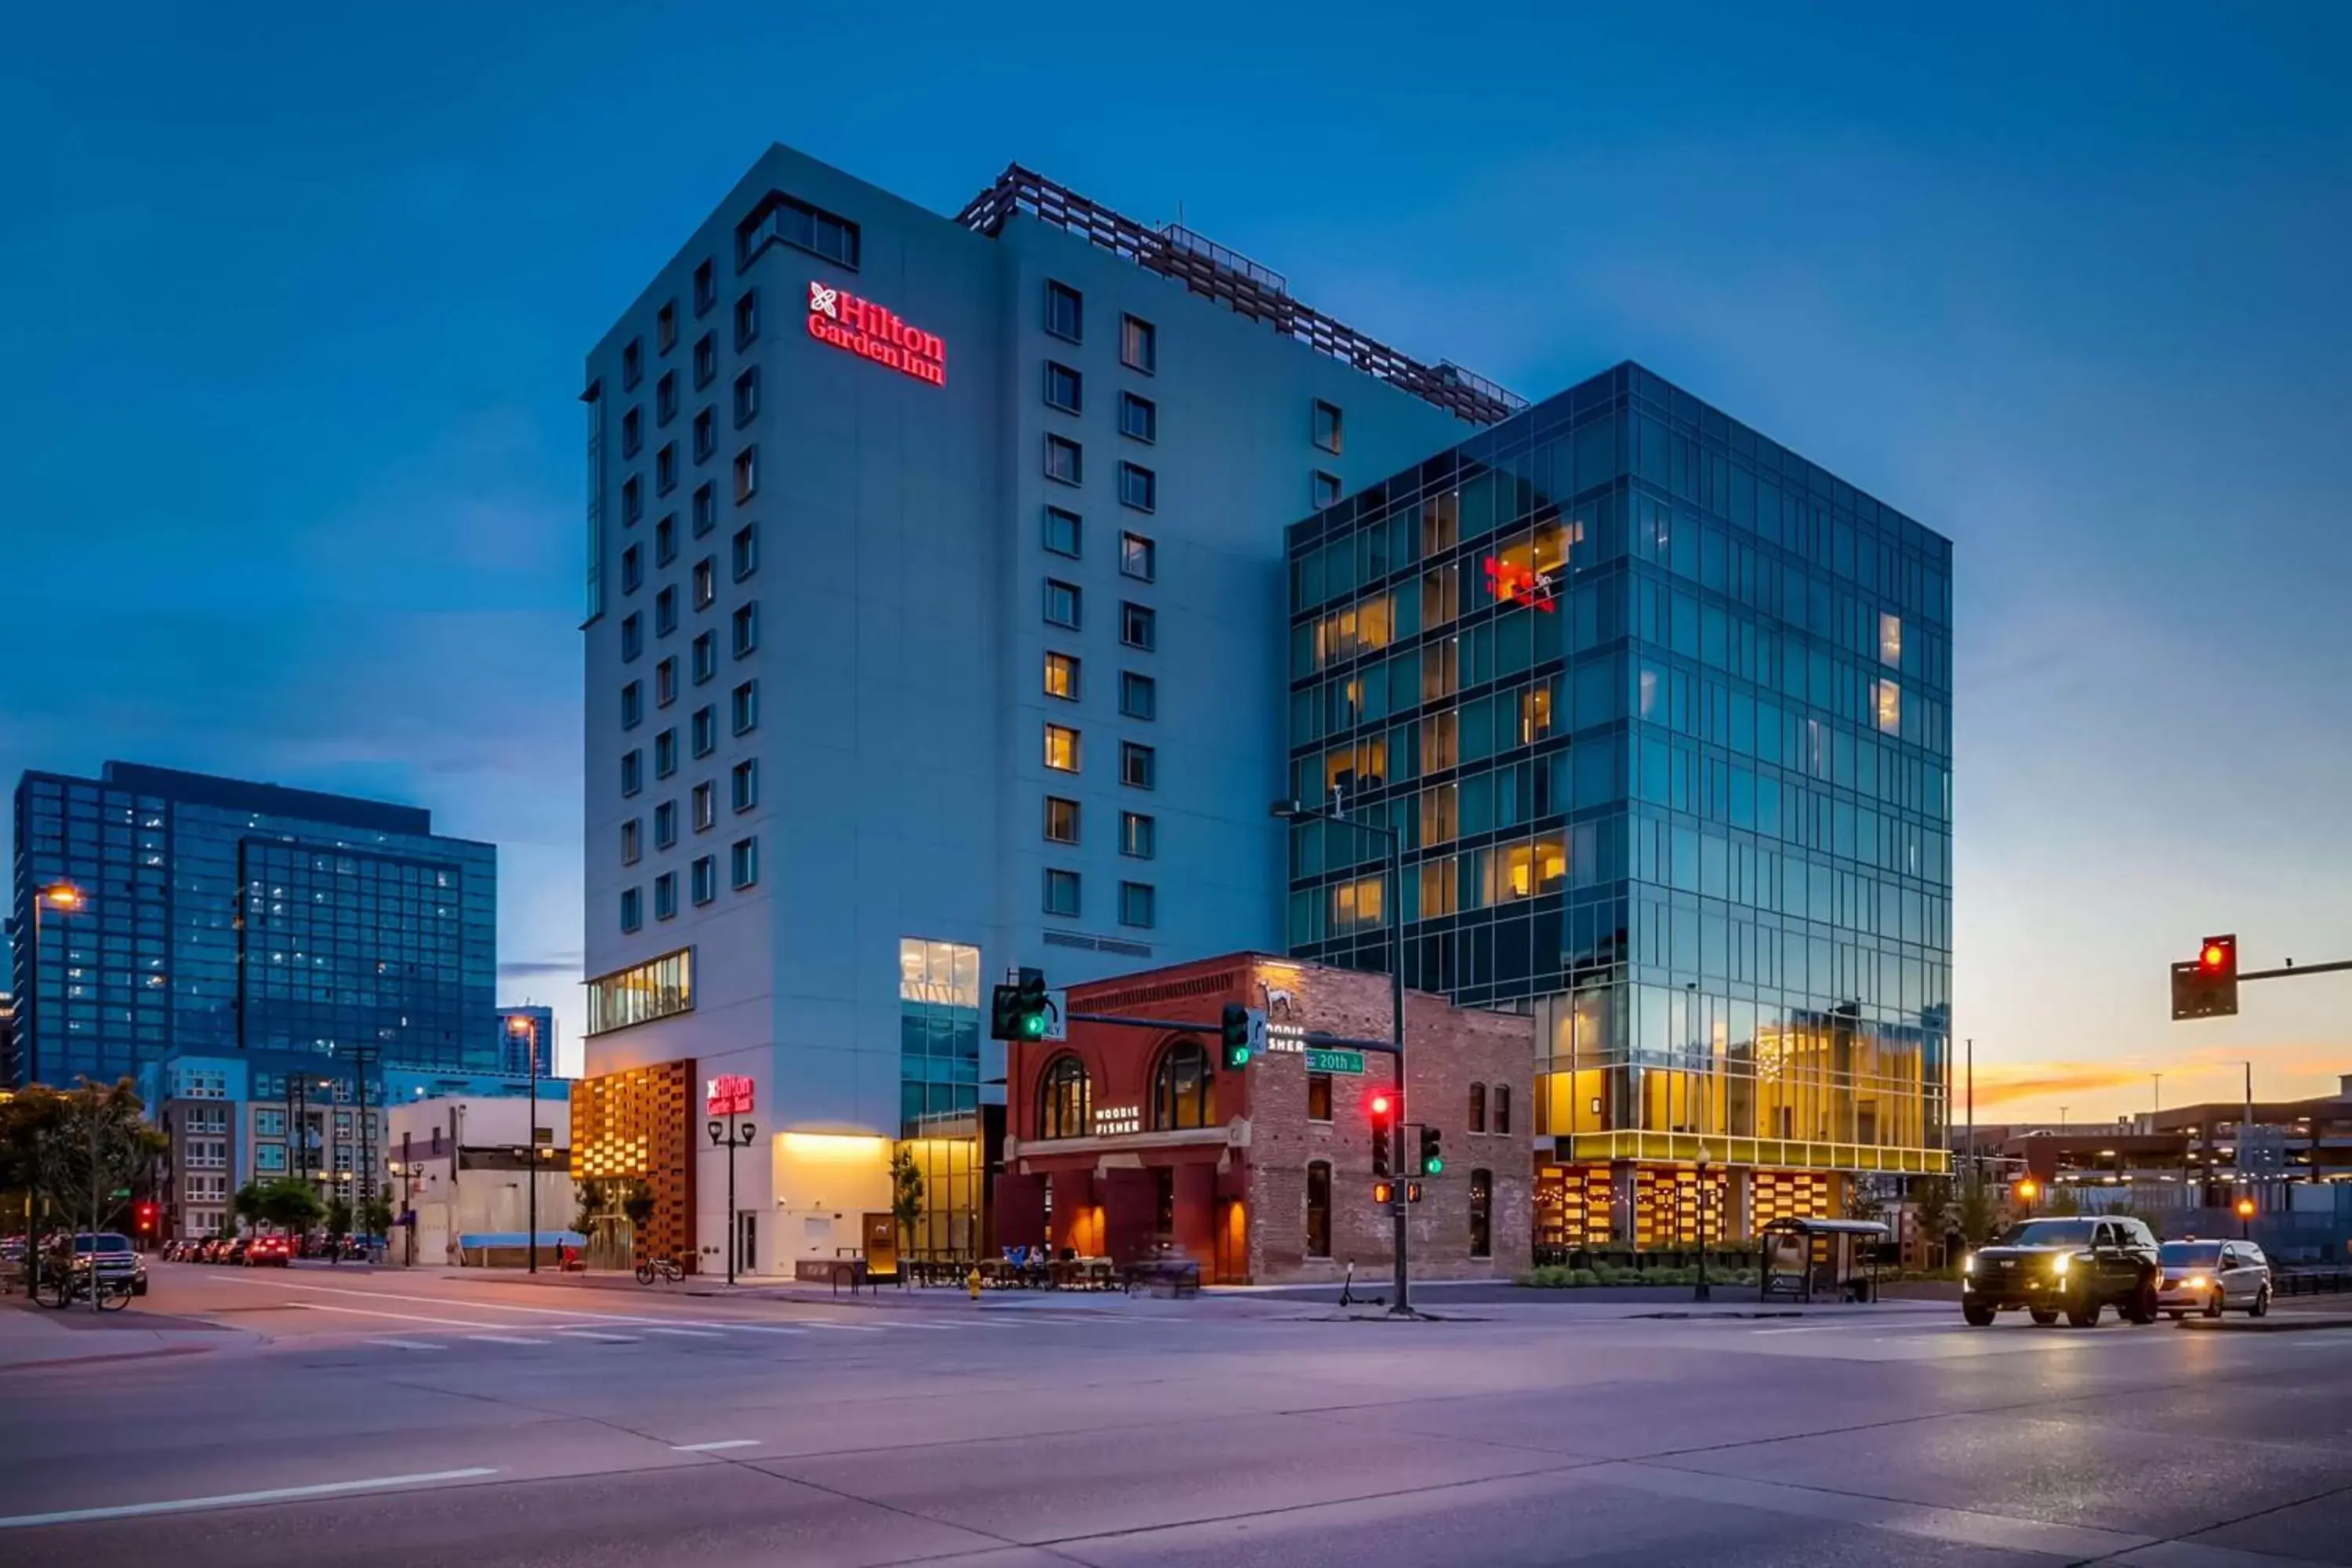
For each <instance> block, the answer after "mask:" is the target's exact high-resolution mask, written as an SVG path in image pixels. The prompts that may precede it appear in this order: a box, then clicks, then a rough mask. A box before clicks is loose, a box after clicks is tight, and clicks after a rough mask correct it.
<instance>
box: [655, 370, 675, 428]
mask: <svg viewBox="0 0 2352 1568" xmlns="http://www.w3.org/2000/svg"><path fill="white" fill-rule="evenodd" d="M675 418H677V372H676V371H674V370H666V371H664V372H662V378H661V379H660V380H659V381H657V382H656V383H654V423H655V424H656V425H667V424H668V423H669V422H670V421H671V420H673V419H675Z"/></svg>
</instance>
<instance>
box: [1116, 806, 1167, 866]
mask: <svg viewBox="0 0 2352 1568" xmlns="http://www.w3.org/2000/svg"><path fill="white" fill-rule="evenodd" d="M1118 852H1119V853H1120V854H1122V855H1125V856H1128V857H1129V858H1133V859H1137V860H1149V859H1150V858H1153V857H1154V856H1156V855H1158V854H1159V853H1160V823H1159V821H1158V819H1157V818H1154V817H1150V816H1144V815H1143V813H1141V812H1139V811H1122V812H1120V813H1119V814H1118Z"/></svg>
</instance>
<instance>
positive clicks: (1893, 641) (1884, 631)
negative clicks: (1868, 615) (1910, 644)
mask: <svg viewBox="0 0 2352 1568" xmlns="http://www.w3.org/2000/svg"><path fill="white" fill-rule="evenodd" d="M1878 662H1879V663H1881V664H1893V665H1900V664H1901V663H1902V662H1903V617H1902V616H1888V615H1882V616H1879V617H1878Z"/></svg>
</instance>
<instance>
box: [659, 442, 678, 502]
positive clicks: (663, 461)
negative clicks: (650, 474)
mask: <svg viewBox="0 0 2352 1568" xmlns="http://www.w3.org/2000/svg"><path fill="white" fill-rule="evenodd" d="M674 489H677V442H675V441H665V442H663V443H662V449H661V450H660V451H658V452H656V453H655V454H654V493H655V494H656V495H665V496H666V495H667V494H669V492H670V491H672V490H674Z"/></svg>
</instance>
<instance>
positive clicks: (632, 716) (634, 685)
mask: <svg viewBox="0 0 2352 1568" xmlns="http://www.w3.org/2000/svg"><path fill="white" fill-rule="evenodd" d="M645 718H646V683H645V682H644V681H642V680H632V681H631V682H629V683H628V684H627V685H626V686H624V687H623V688H621V728H622V729H624V730H634V729H635V728H636V727H637V726H638V725H639V724H642V723H643V722H645Z"/></svg>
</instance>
